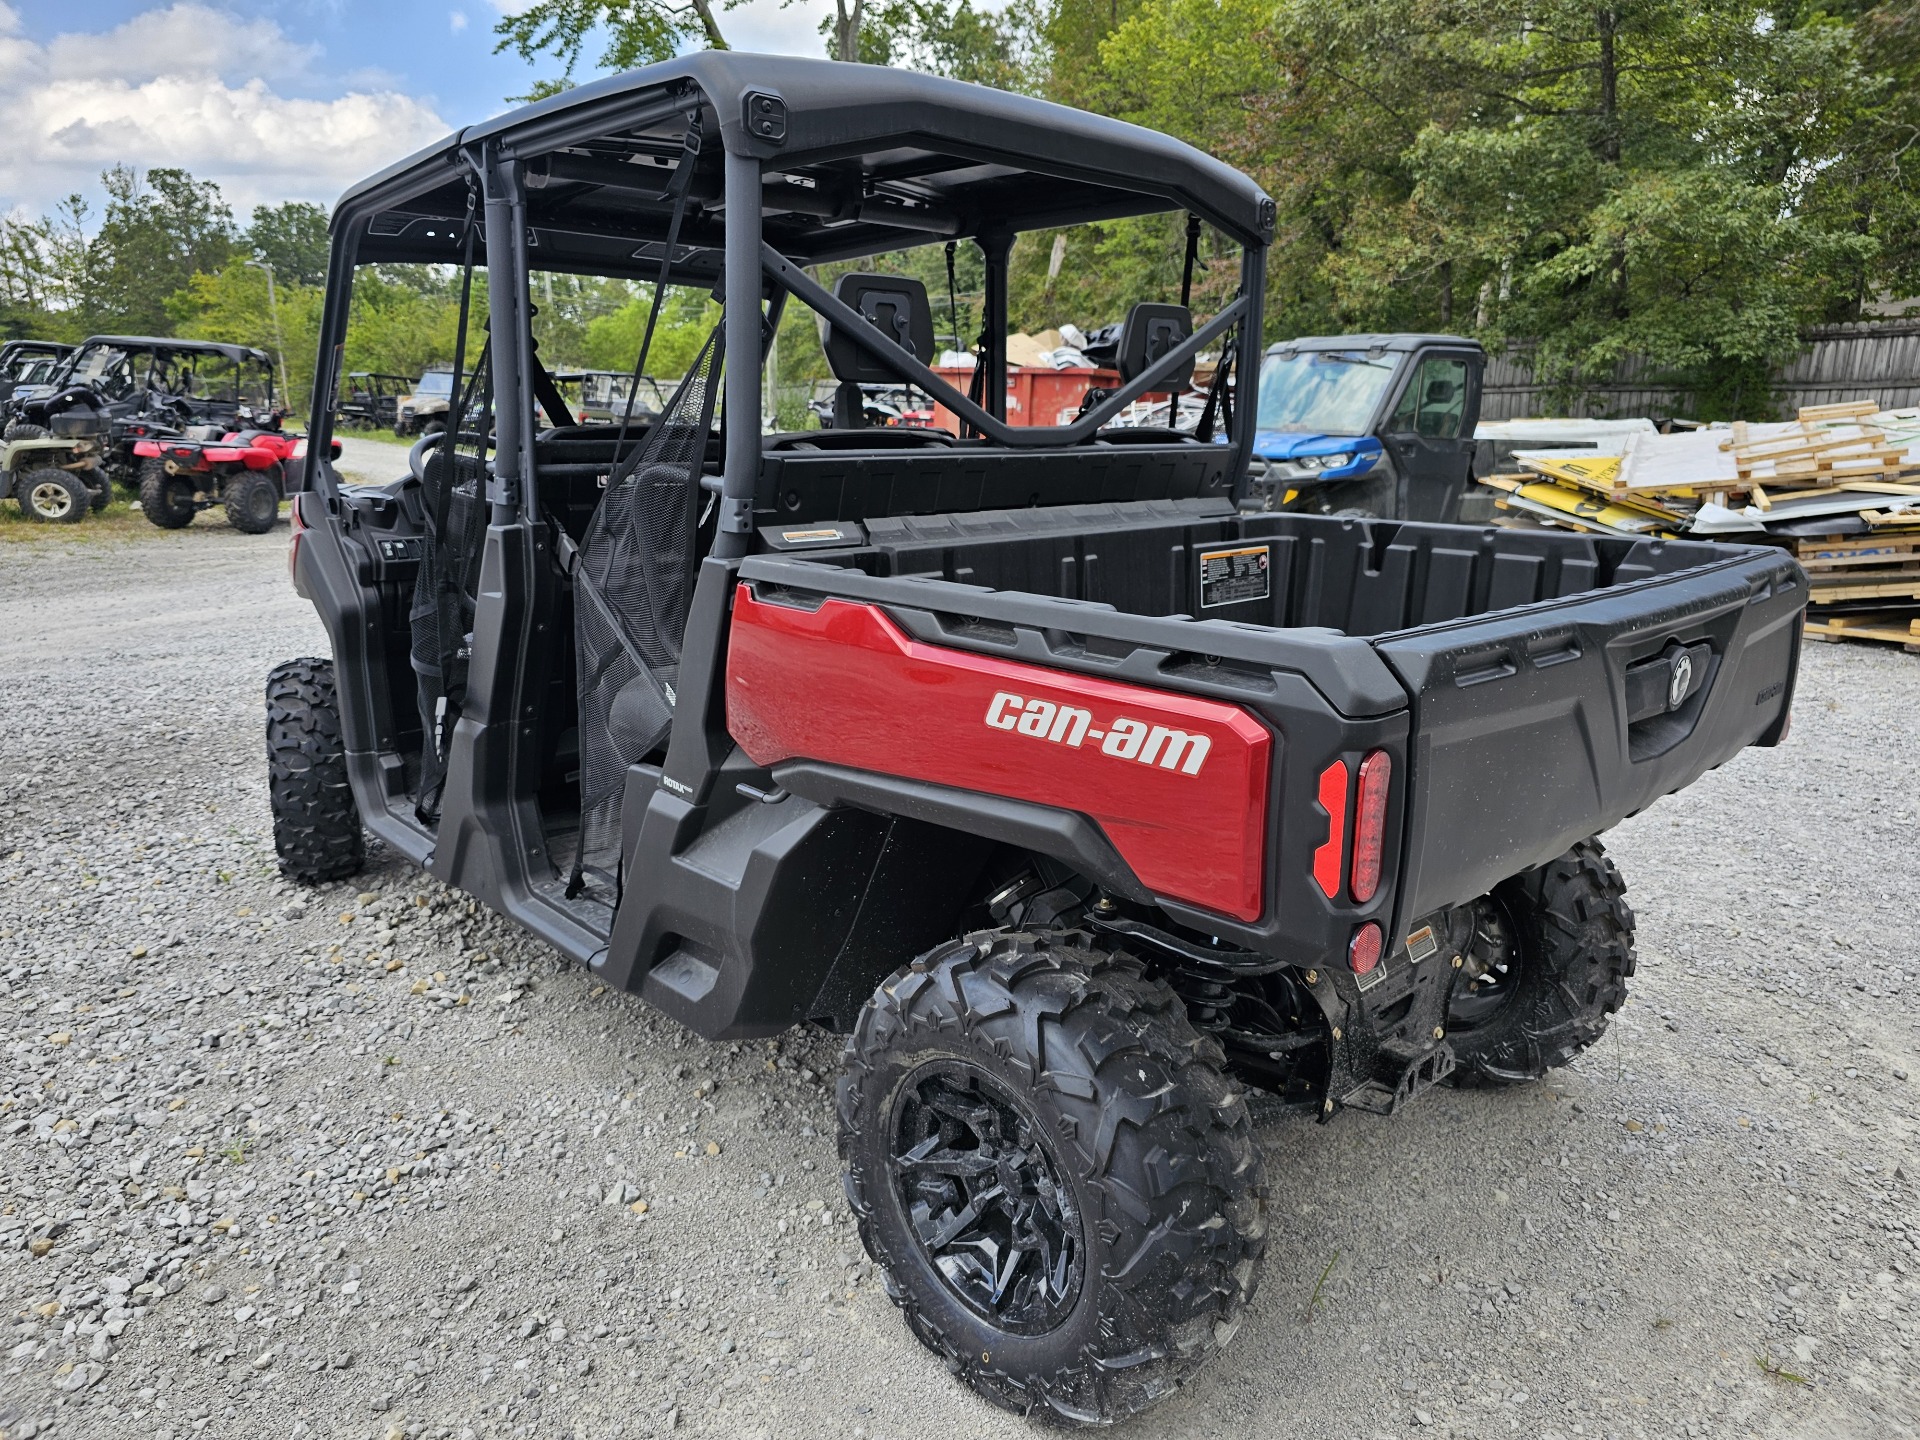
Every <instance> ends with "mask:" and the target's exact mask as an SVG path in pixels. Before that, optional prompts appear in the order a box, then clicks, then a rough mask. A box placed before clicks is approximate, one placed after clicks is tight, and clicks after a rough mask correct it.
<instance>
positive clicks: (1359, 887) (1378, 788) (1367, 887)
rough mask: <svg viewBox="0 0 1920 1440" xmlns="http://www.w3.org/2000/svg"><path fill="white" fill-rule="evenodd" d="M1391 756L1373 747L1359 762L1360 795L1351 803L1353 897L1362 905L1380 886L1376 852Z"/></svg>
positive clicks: (1383, 832)
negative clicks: (1371, 751) (1354, 802)
mask: <svg viewBox="0 0 1920 1440" xmlns="http://www.w3.org/2000/svg"><path fill="white" fill-rule="evenodd" d="M1392 782H1393V757H1392V756H1391V755H1389V754H1387V752H1386V751H1384V750H1376V751H1374V752H1373V753H1372V754H1371V755H1369V756H1367V758H1366V759H1364V760H1362V761H1361V762H1360V796H1359V800H1358V801H1357V803H1356V804H1355V805H1354V807H1353V900H1354V903H1355V904H1356V905H1364V904H1366V903H1367V902H1368V901H1369V900H1371V899H1373V896H1374V892H1375V891H1377V890H1378V889H1379V888H1380V855H1381V852H1382V851H1383V850H1384V849H1385V847H1386V843H1387V787H1388V786H1389V785H1390V784H1391V783H1392Z"/></svg>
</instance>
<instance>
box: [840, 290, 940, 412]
mask: <svg viewBox="0 0 1920 1440" xmlns="http://www.w3.org/2000/svg"><path fill="white" fill-rule="evenodd" d="M833 298H834V299H836V300H838V301H840V303H841V304H843V305H846V306H848V307H849V308H850V309H853V310H857V311H858V312H859V313H860V314H861V315H862V316H864V317H865V318H866V320H867V323H868V324H870V325H872V326H873V327H874V328H875V329H877V330H878V331H879V332H880V333H881V334H882V335H884V336H886V337H887V339H889V340H891V341H892V342H893V343H894V344H896V345H898V346H899V347H900V348H901V349H902V350H904V351H906V352H907V354H909V355H911V356H912V357H913V358H914V359H915V360H918V361H919V362H920V363H921V364H922V365H931V364H933V362H934V360H935V358H936V357H935V355H934V349H933V306H932V305H931V304H930V303H929V302H928V300H927V287H926V286H925V285H923V284H921V283H920V282H919V281H918V280H912V279H909V278H908V277H906V276H905V275H863V274H857V273H856V274H850V275H842V276H841V277H840V281H839V283H838V284H836V285H835V286H834V287H833ZM823 324H824V322H823ZM826 330H827V334H826V336H825V341H824V343H825V346H826V351H827V365H828V367H829V368H830V369H832V371H833V374H834V378H835V379H837V380H842V381H849V380H850V381H853V382H854V383H855V384H860V385H885V384H894V383H898V382H899V380H900V378H901V377H900V375H899V374H898V373H897V372H895V371H893V370H890V369H888V368H887V367H886V366H885V365H882V364H881V363H880V362H879V361H878V360H877V359H875V358H874V357H873V356H871V355H869V354H868V353H867V352H866V351H865V350H862V349H861V348H860V347H859V346H858V345H856V344H854V342H853V341H852V340H851V339H849V338H848V337H847V336H845V335H843V334H841V333H840V330H839V329H838V327H835V326H826Z"/></svg>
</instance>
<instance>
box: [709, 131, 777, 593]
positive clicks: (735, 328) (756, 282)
mask: <svg viewBox="0 0 1920 1440" xmlns="http://www.w3.org/2000/svg"><path fill="white" fill-rule="evenodd" d="M726 161H727V166H726V191H725V201H726V207H727V212H726V226H727V264H726V281H725V292H724V299H725V304H726V320H725V326H726V330H725V340H726V391H725V397H726V411H725V424H726V437H727V439H726V455H725V465H724V468H723V469H722V471H721V478H720V530H719V533H718V535H716V536H715V537H714V542H713V553H714V554H715V555H716V556H717V557H719V558H720V559H722V560H734V559H738V558H739V557H740V556H742V555H745V554H746V553H747V542H748V538H749V537H750V536H751V535H752V534H753V490H754V486H755V484H757V483H758V481H759V478H760V350H761V315H760V297H761V294H762V293H763V291H764V290H765V281H764V279H763V278H762V276H761V272H760V162H759V161H758V160H756V159H755V158H754V157H753V156H751V155H736V154H734V153H733V152H732V151H731V150H729V151H728V152H727V156H726Z"/></svg>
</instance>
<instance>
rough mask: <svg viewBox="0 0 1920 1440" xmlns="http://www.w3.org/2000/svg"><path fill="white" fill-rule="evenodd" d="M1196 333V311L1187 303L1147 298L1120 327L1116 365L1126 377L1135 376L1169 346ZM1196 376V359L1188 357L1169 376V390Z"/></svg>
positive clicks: (1171, 346) (1128, 315)
mask: <svg viewBox="0 0 1920 1440" xmlns="http://www.w3.org/2000/svg"><path fill="white" fill-rule="evenodd" d="M1192 334H1193V312H1192V311H1191V310H1189V309H1188V308H1187V307H1186V306H1184V305H1161V304H1156V303H1155V302H1153V301H1149V300H1143V301H1141V302H1140V303H1139V304H1138V305H1136V306H1134V307H1133V308H1132V309H1131V310H1129V311H1128V312H1127V319H1126V323H1125V324H1124V325H1122V326H1121V327H1120V343H1119V346H1118V347H1117V349H1118V353H1117V354H1116V356H1115V357H1114V359H1115V368H1117V369H1118V370H1119V371H1120V378H1121V379H1122V380H1131V379H1133V377H1134V376H1136V375H1138V374H1140V373H1141V372H1142V371H1144V370H1146V369H1147V368H1148V367H1149V366H1151V365H1152V364H1153V363H1154V362H1155V361H1156V360H1158V359H1159V358H1160V357H1161V356H1162V355H1165V354H1166V353H1167V352H1168V351H1169V350H1174V349H1177V348H1179V347H1180V346H1181V345H1183V344H1185V343H1186V341H1187V338H1188V337H1189V336H1191V335H1192ZM1192 379H1193V361H1192V360H1188V361H1187V363H1186V364H1185V365H1183V366H1182V367H1181V368H1180V369H1179V370H1177V371H1175V372H1174V373H1173V374H1172V375H1170V376H1168V377H1167V380H1166V388H1167V389H1168V390H1184V389H1185V388H1186V387H1187V385H1188V383H1189V382H1190V381H1191V380H1192Z"/></svg>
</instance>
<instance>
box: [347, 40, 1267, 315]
mask: <svg viewBox="0 0 1920 1440" xmlns="http://www.w3.org/2000/svg"><path fill="white" fill-rule="evenodd" d="M696 105H698V106H699V107H700V113H701V117H702V128H703V132H704V134H703V144H702V149H701V151H700V153H699V156H698V159H697V161H696V167H697V168H696V169H695V171H694V174H693V177H692V186H691V191H690V194H691V199H692V201H693V204H692V206H691V207H690V209H689V213H688V218H687V221H686V223H685V224H684V226H683V228H682V237H683V243H684V244H686V245H687V246H688V247H689V251H688V253H687V254H686V255H685V256H684V257H681V258H680V259H679V260H678V261H677V265H678V268H680V269H681V270H682V271H683V272H684V273H683V277H682V278H684V279H687V280H693V279H697V278H702V277H704V276H706V275H712V274H717V271H718V266H719V254H718V246H719V243H720V236H721V225H720V223H719V217H720V214H721V188H722V186H721V174H722V170H723V163H722V157H723V154H725V153H733V154H741V155H752V156H754V157H756V158H758V159H759V160H760V161H761V162H762V164H763V167H764V172H765V176H766V180H765V186H764V189H763V203H762V214H763V217H764V219H763V227H764V235H765V239H766V240H767V242H768V243H769V244H771V245H772V246H774V248H776V249H778V250H780V251H781V252H782V253H783V254H786V255H787V256H789V257H790V258H791V259H793V260H796V261H798V262H800V263H803V264H806V263H812V262H814V261H818V260H830V259H842V258H849V257H853V256H858V255H868V254H873V253H875V252H877V251H881V250H892V249H900V248H903V247H905V246H909V245H915V244H925V243H929V242H934V241H940V240H945V239H950V238H956V237H964V236H977V235H980V234H982V233H985V232H989V231H993V230H996V229H1003V228H1004V229H1020V230H1024V229H1039V228H1047V227H1052V226H1059V225H1067V224H1075V223H1081V222H1085V221H1090V220H1100V219H1111V218H1116V217H1119V216H1123V215H1135V214H1145V213H1151V212H1154V211H1163V210H1175V209H1185V210H1191V211H1193V212H1194V213H1196V214H1198V215H1200V216H1202V217H1203V218H1205V219H1206V220H1208V221H1210V222H1211V223H1212V224H1214V225H1215V226H1217V227H1218V228H1220V229H1221V230H1223V231H1225V232H1226V233H1228V234H1230V235H1232V236H1233V237H1234V238H1235V239H1237V240H1239V241H1241V242H1242V243H1247V244H1255V245H1264V244H1265V243H1266V242H1267V240H1268V239H1269V238H1270V236H1271V231H1272V225H1273V204H1272V202H1271V201H1270V200H1269V199H1268V198H1267V197H1266V195H1265V194H1264V193H1263V192H1262V191H1261V190H1260V188H1259V187H1258V186H1257V185H1255V184H1254V183H1253V182H1252V181H1251V180H1249V179H1247V178H1246V177H1245V176H1243V175H1241V174H1240V173H1239V172H1238V171H1236V170H1234V169H1232V168H1231V167H1230V166H1227V165H1224V164H1222V163H1221V162H1219V161H1218V160H1215V159H1213V158H1212V157H1210V156H1208V155H1205V154H1203V153H1201V152H1200V151H1198V150H1195V149H1194V148H1193V147H1191V146H1189V145H1186V144H1184V143H1182V142H1180V141H1178V140H1174V139H1171V138H1169V137H1168V136H1165V135H1161V134H1158V133H1157V132H1155V131H1152V130H1146V129H1143V128H1141V127H1139V126H1135V125H1128V124H1126V123H1124V122H1121V121H1118V120H1110V119H1107V118H1105V117H1103V116H1098V115H1090V114H1087V113H1085V112H1083V111H1079V110H1072V109H1068V108H1067V107H1065V106H1060V105H1053V104H1050V103H1048V102H1046V101H1042V100H1035V99H1031V98H1029V97H1027V96H1023V95H1012V94H1008V93H1006V92H1004V91H999V90H991V89H987V88H985V87H982V86H977V85H968V84H963V83H961V82H959V81H954V80H947V79H943V78H941V77H939V76H933V75H923V74H919V73H917V72H914V71H908V70H896V69H892V68H889V67H886V66H876V65H850V64H846V63H842V62H838V61H829V60H804V59H796V58H792V57H787V56H771V55H747V54H741V53H739V52H735V51H700V52H697V53H694V54H691V55H685V56H681V57H679V58H677V59H674V60H670V61H667V62H665V63H663V64H659V65H652V66H648V67H646V68H644V69H641V70H635V71H631V72H628V73H626V74H623V75H615V76H611V77H609V78H607V79H605V80H600V81H596V82H594V83H592V84H590V85H583V86H580V87H579V88H577V89H574V90H569V91H567V92H566V93H564V94H562V95H558V96H555V97H553V98H551V99H548V100H543V101H540V102H539V103H537V104H533V105H528V106H525V107H523V108H521V109H518V110H514V111H511V112H509V113H507V114H505V115H502V116H498V117H496V118H494V119H492V120H488V121H485V122H482V123H481V124H478V125H474V126H470V127H468V128H467V129H466V130H463V131H460V132H458V133H456V134H454V135H450V136H448V137H447V139H445V140H444V141H442V142H440V143H439V144H437V145H434V146H432V147H430V148H428V149H426V150H423V151H421V152H419V153H418V154H416V155H414V156H412V157H410V158H409V159H407V160H404V161H401V162H400V163H399V164H397V165H394V166H392V167H389V168H388V169H387V170H385V171H382V172H381V173H380V174H378V175H375V176H373V177H371V178H369V179H368V180H365V181H363V182H361V183H360V184H359V185H356V186H355V187H353V188H352V189H351V190H349V191H348V192H347V193H346V195H345V196H343V197H342V199H341V201H340V204H339V206H338V207H337V208H336V210H335V221H336V224H352V223H356V222H358V221H365V222H366V223H367V232H366V235H365V236H364V238H363V239H362V241H361V245H360V251H359V258H360V259H361V260H363V261H380V262H398V261H415V262H418V261H440V262H445V261H449V260H453V259H456V258H457V257H458V255H459V253H460V250H461V246H462V243H463V235H464V226H463V225H462V224H461V223H460V222H461V220H462V219H463V217H464V216H465V215H466V213H467V210H466V207H467V199H468V193H467V177H468V175H469V174H470V173H471V172H470V170H469V169H468V165H467V163H466V160H465V159H464V158H463V152H465V153H466V154H472V153H474V152H475V151H477V149H478V147H479V146H480V145H481V144H483V143H491V144H493V145H494V146H496V147H497V148H498V149H499V150H500V151H501V152H502V153H503V154H504V155H507V156H510V157H512V158H517V159H519V160H521V161H523V162H524V163H525V165H526V175H527V185H528V192H527V208H528V221H529V231H530V235H529V254H528V259H529V262H530V263H531V264H533V265H534V266H536V267H539V268H546V269H556V270H590V271H594V272H596V273H602V274H620V273H633V274H643V273H651V272H652V270H653V269H654V268H655V267H657V265H658V263H659V258H660V252H659V246H660V243H661V241H662V239H663V237H664V231H665V227H666V217H667V214H668V211H669V209H670V205H669V202H667V201H666V200H665V199H664V198H663V196H664V191H665V186H666V182H667V179H668V177H669V176H670V175H671V174H672V173H673V169H674V167H675V165H676V164H678V163H679V161H680V159H681V157H682V155H683V153H684V151H683V147H682V135H683V133H684V132H685V130H686V125H687V115H688V113H689V111H690V110H691V109H692V108H693V107H694V106H696ZM769 120H771V121H772V122H773V123H772V124H771V127H770V128H771V132H772V133H771V134H764V133H761V131H762V129H763V128H764V127H767V125H768V122H769ZM716 132H717V135H716ZM716 139H717V140H718V142H719V143H717V144H716V143H715V140H716ZM449 222H453V223H451V224H450V223H449ZM477 229H478V227H477V226H476V231H477ZM475 243H476V246H477V245H478V244H479V243H480V241H479V237H478V235H477V233H476V236H475Z"/></svg>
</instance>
